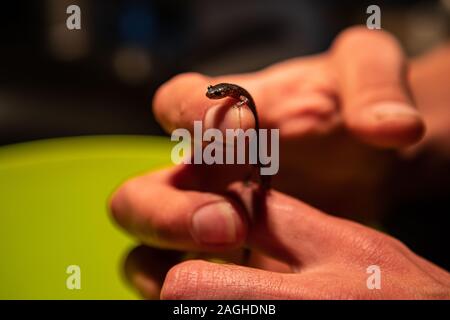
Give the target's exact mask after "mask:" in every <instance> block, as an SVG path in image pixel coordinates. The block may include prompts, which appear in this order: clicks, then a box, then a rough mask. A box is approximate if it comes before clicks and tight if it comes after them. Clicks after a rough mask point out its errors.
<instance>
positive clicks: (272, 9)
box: [0, 0, 450, 144]
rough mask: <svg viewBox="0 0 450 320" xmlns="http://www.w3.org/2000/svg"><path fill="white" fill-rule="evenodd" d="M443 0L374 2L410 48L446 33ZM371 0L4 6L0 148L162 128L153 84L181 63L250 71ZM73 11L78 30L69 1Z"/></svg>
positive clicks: (349, 19)
mask: <svg viewBox="0 0 450 320" xmlns="http://www.w3.org/2000/svg"><path fill="white" fill-rule="evenodd" d="M449 2H450V1H449V0H442V1H429V0H428V1H413V0H403V1H376V4H378V5H379V6H382V27H383V28H384V29H386V30H389V31H391V32H393V33H394V34H395V35H396V36H397V37H398V38H399V39H400V40H401V41H402V43H403V45H404V47H405V48H406V50H407V52H408V53H409V54H411V55H414V54H419V53H421V52H422V51H424V50H425V49H427V48H430V47H431V46H433V45H434V44H436V43H439V42H442V41H443V39H445V38H446V37H448V35H449V25H450V23H449V20H450V19H449V8H450V4H449ZM372 3H373V1H339V2H337V1H331V0H325V1H306V0H304V1H301V0H283V1H264V0H246V1H239V0H226V1H211V0H209V1H207V0H191V1H182V0H161V1H158V0H154V1H144V0H126V1H120V0H116V1H108V0H95V1H89V0H70V1H69V0H38V1H24V0H20V1H4V2H3V3H2V9H1V10H0V25H1V26H2V27H1V28H0V39H1V44H0V47H1V50H0V70H1V72H0V144H10V143H15V142H20V141H29V140H34V139H41V138H49V137H60V136H72V135H86V134H117V133H120V134H162V131H161V129H160V128H159V127H158V125H157V124H156V122H155V121H154V119H153V117H152V114H151V109H150V104H151V98H152V95H153V93H154V91H155V89H156V88H157V87H158V86H159V85H160V84H161V83H163V82H164V81H166V80H167V79H169V78H170V77H171V76H173V75H175V74H177V73H180V72H184V71H198V72H204V73H207V74H210V75H215V74H224V73H231V72H245V71H251V70H257V69H259V68H262V67H264V66H267V65H270V64H272V63H274V62H277V61H280V60H282V59H286V58H290V57H295V56H299V55H305V54H312V53H316V52H320V51H323V50H325V49H326V48H327V47H328V46H329V44H330V42H331V41H332V39H333V38H334V37H335V36H336V34H337V33H338V32H339V31H340V30H342V29H343V28H345V27H347V26H350V25H353V24H361V23H365V21H366V18H367V16H368V15H367V14H366V8H367V6H368V5H369V4H372ZM70 4H77V5H79V6H80V8H81V13H82V18H81V21H82V28H81V30H68V29H67V28H66V19H67V17H68V14H66V8H67V7H68V6H69V5H70Z"/></svg>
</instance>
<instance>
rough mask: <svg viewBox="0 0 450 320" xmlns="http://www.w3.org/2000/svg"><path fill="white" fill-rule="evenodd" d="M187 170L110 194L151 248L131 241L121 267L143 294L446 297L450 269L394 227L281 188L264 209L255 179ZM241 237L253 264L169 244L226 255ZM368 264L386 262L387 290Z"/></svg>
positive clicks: (120, 215) (117, 211)
mask: <svg viewBox="0 0 450 320" xmlns="http://www.w3.org/2000/svg"><path fill="white" fill-rule="evenodd" d="M186 171H189V166H178V167H174V168H170V169H166V170H164V171H159V172H155V173H150V174H148V175H145V176H142V177H138V178H134V179H132V180H130V181H129V182H127V183H126V184H125V185H124V186H123V187H122V188H121V189H119V191H118V192H116V194H115V196H114V197H113V199H112V202H111V208H112V214H113V217H114V218H115V220H116V221H117V222H118V223H119V224H120V225H121V226H122V227H123V228H125V229H126V230H127V231H128V232H130V233H131V234H133V235H134V236H136V237H137V238H139V239H140V240H141V241H142V242H143V243H144V244H146V245H150V246H152V247H154V248H150V247H147V246H141V247H138V248H137V249H135V250H133V251H132V252H131V253H130V255H129V256H128V258H127V262H126V267H125V269H126V273H127V277H128V279H129V280H130V282H131V283H132V284H133V285H134V286H135V287H136V288H137V289H138V291H139V292H140V293H141V294H142V295H143V296H144V297H145V298H149V299H153V298H159V297H161V298H163V299H428V298H429V299H437V298H446V299H450V274H449V273H447V272H446V271H444V270H442V269H440V268H439V267H437V266H435V265H433V264H432V263H430V262H428V261H426V260H424V259H423V258H421V257H419V256H417V255H416V254H414V253H413V252H411V251H410V250H409V249H408V248H407V247H406V246H404V245H403V244H402V243H400V242H399V241H398V240H396V239H393V238H391V237H389V236H388V235H385V234H382V233H380V232H377V231H375V230H372V229H370V228H367V227H364V226H362V225H360V224H357V223H354V222H350V221H348V220H344V219H341V218H337V217H334V216H330V215H327V214H324V213H322V212H320V211H318V210H316V209H314V208H312V207H310V206H308V205H306V204H304V203H303V202H301V201H298V200H296V199H294V198H292V197H290V196H287V195H284V194H282V193H279V192H277V191H275V190H271V191H270V193H269V194H268V195H267V199H266V207H265V209H263V210H258V209H255V208H254V206H253V199H252V198H253V196H254V190H253V189H252V187H251V186H246V185H244V184H242V183H234V184H232V185H230V186H229V187H228V189H227V192H226V193H223V194H216V193H214V192H212V191H211V190H210V189H208V186H207V185H203V186H201V185H199V184H198V182H197V181H196V180H190V179H187V178H188V177H189V172H186ZM180 179H181V180H182V181H184V183H183V185H182V186H181V185H180V184H179V183H178V182H179V181H180ZM244 243H245V244H246V245H248V246H249V247H250V248H251V249H252V256H251V258H250V260H249V265H248V266H241V265H236V264H220V263H214V262H208V261H204V260H190V261H184V262H182V261H183V256H182V254H181V253H180V252H178V251H168V250H167V249H171V250H182V251H191V252H197V253H200V252H202V253H203V257H214V256H216V255H219V256H221V259H226V258H224V254H223V253H224V252H230V250H233V249H235V248H240V247H241V246H242V245H243V244H244ZM156 248H157V249H156ZM228 258H229V260H231V261H233V262H237V261H238V260H239V255H238V254H234V255H233V253H228ZM371 265H376V266H378V267H379V268H380V272H381V273H380V276H381V289H373V290H369V289H368V287H367V279H368V277H369V276H370V274H367V272H366V270H367V268H368V267H369V266H371Z"/></svg>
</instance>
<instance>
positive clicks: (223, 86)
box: [206, 83, 270, 190]
mask: <svg viewBox="0 0 450 320" xmlns="http://www.w3.org/2000/svg"><path fill="white" fill-rule="evenodd" d="M206 96H207V97H208V98H209V99H223V98H226V97H230V98H233V99H236V100H239V102H237V103H236V104H235V105H233V107H238V108H239V107H241V106H243V105H247V106H248V107H249V108H250V111H251V112H252V114H253V117H254V118H255V129H256V152H257V159H258V160H257V163H256V165H255V166H256V167H257V169H258V170H257V171H258V176H259V180H260V183H261V186H262V187H263V189H265V190H267V189H269V188H270V176H269V175H261V167H262V166H263V164H262V163H261V161H260V160H259V119H258V112H257V111H256V105H255V101H254V100H253V98H252V96H251V95H250V93H248V91H247V90H245V89H244V88H242V87H240V86H238V85H236V84H232V83H219V84H216V85H214V86H208V90H207V91H206Z"/></svg>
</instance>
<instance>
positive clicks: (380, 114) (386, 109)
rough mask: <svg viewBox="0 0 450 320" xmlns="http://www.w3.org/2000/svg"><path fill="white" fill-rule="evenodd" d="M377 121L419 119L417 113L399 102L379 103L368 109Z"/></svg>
mask: <svg viewBox="0 0 450 320" xmlns="http://www.w3.org/2000/svg"><path fill="white" fill-rule="evenodd" d="M370 112H371V113H372V115H373V116H375V118H376V119H377V120H389V119H394V120H395V119H401V118H419V117H420V116H419V112H418V111H417V110H415V109H413V108H412V107H411V106H410V105H408V104H406V103H400V102H380V103H378V104H375V105H373V106H372V107H371V108H370Z"/></svg>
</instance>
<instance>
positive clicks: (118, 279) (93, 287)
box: [0, 136, 172, 299]
mask: <svg viewBox="0 0 450 320" xmlns="http://www.w3.org/2000/svg"><path fill="white" fill-rule="evenodd" d="M171 146H172V144H171V143H170V141H169V139H167V138H162V137H144V136H92V137H76V138H62V139H51V140H43V141H36V142H27V143H22V144H17V145H10V146H5V147H1V148H0V254H1V263H0V299H134V298H137V295H136V294H135V293H134V292H133V291H132V289H131V288H129V287H128V286H127V285H126V283H125V281H124V279H123V276H122V263H123V259H124V257H125V255H126V253H127V252H128V250H130V249H131V248H132V247H133V245H134V240H133V239H131V238H130V237H128V236H127V235H126V234H125V233H124V232H122V231H121V230H119V229H118V228H117V227H116V226H115V224H114V223H113V222H112V221H111V219H110V218H109V215H108V212H107V210H108V209H107V203H108V200H109V197H110V196H111V194H112V192H113V191H114V190H115V188H117V187H118V186H119V185H120V183H122V182H123V181H124V180H126V179H127V178H129V177H130V176H133V175H137V174H140V173H143V172H145V171H148V170H150V169H155V168H160V167H164V166H168V165H170V163H171V162H170V150H171ZM69 265H78V266H79V267H80V269H81V277H80V280H81V289H80V290H76V289H75V290H69V289H68V288H67V286H66V280H67V278H68V277H69V276H70V274H67V273H66V270H67V267H68V266H69Z"/></svg>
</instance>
